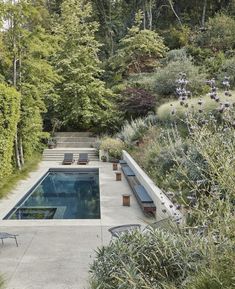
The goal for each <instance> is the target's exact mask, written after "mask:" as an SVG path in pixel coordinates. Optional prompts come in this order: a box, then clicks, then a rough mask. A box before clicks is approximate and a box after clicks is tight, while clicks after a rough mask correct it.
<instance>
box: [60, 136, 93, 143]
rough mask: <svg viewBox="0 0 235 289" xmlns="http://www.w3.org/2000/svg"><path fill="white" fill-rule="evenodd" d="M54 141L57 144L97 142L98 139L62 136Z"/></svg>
mask: <svg viewBox="0 0 235 289" xmlns="http://www.w3.org/2000/svg"><path fill="white" fill-rule="evenodd" d="M54 139H55V140H56V141H57V142H95V141H96V140H97V138H96V137H88V136H86V137H84V136H77V137H73V136H70V137H67V136H61V137H58V136H57V137H54Z"/></svg>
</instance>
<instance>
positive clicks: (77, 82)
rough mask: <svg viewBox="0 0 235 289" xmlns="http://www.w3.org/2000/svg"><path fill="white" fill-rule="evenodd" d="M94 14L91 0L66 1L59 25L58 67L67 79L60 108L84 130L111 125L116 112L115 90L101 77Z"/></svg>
mask: <svg viewBox="0 0 235 289" xmlns="http://www.w3.org/2000/svg"><path fill="white" fill-rule="evenodd" d="M91 14H92V9H91V5H90V3H87V1H84V0H74V1H64V2H63V4H62V16H61V23H60V27H59V29H58V30H59V35H60V38H61V43H60V45H61V48H62V50H61V52H60V53H59V55H58V62H57V67H58V72H59V74H60V75H61V76H62V77H63V81H62V83H61V85H60V86H59V90H60V101H59V103H58V106H57V108H58V112H59V114H60V116H61V119H62V120H63V122H64V124H65V125H66V126H67V127H70V128H71V127H72V128H74V129H83V130H84V129H89V128H91V127H94V128H95V127H100V126H101V127H102V128H104V126H105V125H106V126H108V125H109V124H108V123H109V119H110V117H111V114H112V107H111V102H110V101H111V98H112V92H111V90H109V89H106V88H105V84H104V82H102V81H101V80H99V78H98V77H99V75H100V73H101V70H100V68H99V65H100V61H99V59H98V57H97V54H98V52H99V47H100V44H99V43H98V42H97V41H96V39H95V32H96V31H97V28H98V24H97V23H96V22H94V21H92V19H91Z"/></svg>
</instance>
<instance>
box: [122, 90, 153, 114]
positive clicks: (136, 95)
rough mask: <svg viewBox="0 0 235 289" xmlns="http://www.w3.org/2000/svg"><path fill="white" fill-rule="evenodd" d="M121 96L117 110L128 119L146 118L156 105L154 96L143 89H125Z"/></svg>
mask: <svg viewBox="0 0 235 289" xmlns="http://www.w3.org/2000/svg"><path fill="white" fill-rule="evenodd" d="M121 94H122V98H121V100H120V102H119V108H120V110H121V111H122V112H123V113H124V115H125V118H128V119H130V118H136V117H142V116H146V115H147V113H148V112H149V111H153V110H154V107H155V105H156V99H155V96H154V95H153V94H151V93H149V92H148V91H146V90H145V89H143V88H137V87H127V88H126V89H125V90H124V91H122V93H121Z"/></svg>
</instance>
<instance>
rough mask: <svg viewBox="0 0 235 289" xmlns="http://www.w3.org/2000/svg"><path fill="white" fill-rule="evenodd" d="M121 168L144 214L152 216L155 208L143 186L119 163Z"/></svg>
mask: <svg viewBox="0 0 235 289" xmlns="http://www.w3.org/2000/svg"><path fill="white" fill-rule="evenodd" d="M121 168H122V171H123V173H124V175H125V177H126V179H127V181H128V183H129V185H130V187H131V189H132V191H133V193H134V195H135V197H136V199H137V201H138V203H139V205H140V207H141V209H142V211H143V212H144V214H146V215H148V216H149V215H154V214H155V213H156V206H155V204H154V202H153V200H152V198H151V197H150V196H149V194H148V192H147V191H146V189H145V188H144V186H142V185H141V184H140V182H139V181H138V179H137V178H136V175H135V173H134V172H133V171H132V169H131V168H130V167H129V166H128V165H127V164H126V163H124V162H123V163H121Z"/></svg>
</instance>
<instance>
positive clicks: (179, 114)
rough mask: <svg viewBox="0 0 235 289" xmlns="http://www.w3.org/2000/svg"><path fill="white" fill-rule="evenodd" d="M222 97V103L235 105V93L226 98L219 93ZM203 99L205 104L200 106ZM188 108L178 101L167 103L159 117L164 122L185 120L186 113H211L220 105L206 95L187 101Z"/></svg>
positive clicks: (159, 111) (162, 106)
mask: <svg viewBox="0 0 235 289" xmlns="http://www.w3.org/2000/svg"><path fill="white" fill-rule="evenodd" d="M219 96H220V102H225V101H229V102H230V103H231V104H232V103H235V91H233V92H232V96H231V97H228V96H224V95H223V93H222V92H221V93H219ZM200 99H202V101H203V104H202V105H199V104H198V101H199V100H200ZM187 104H188V107H187V108H186V107H185V106H182V105H180V102H179V101H178V100H175V101H171V102H167V103H165V104H163V105H161V106H160V107H159V108H158V109H157V116H158V118H159V119H160V120H162V121H169V120H174V119H176V118H184V117H185V115H186V112H189V111H191V112H195V113H198V110H199V109H201V108H202V109H203V112H204V113H209V112H213V111H215V110H216V109H217V108H218V107H219V106H220V104H219V103H217V102H215V101H214V100H213V99H210V97H209V96H207V95H205V96H203V97H195V98H192V99H189V100H187ZM173 109H174V110H175V114H174V115H173V114H172V110H173Z"/></svg>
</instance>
